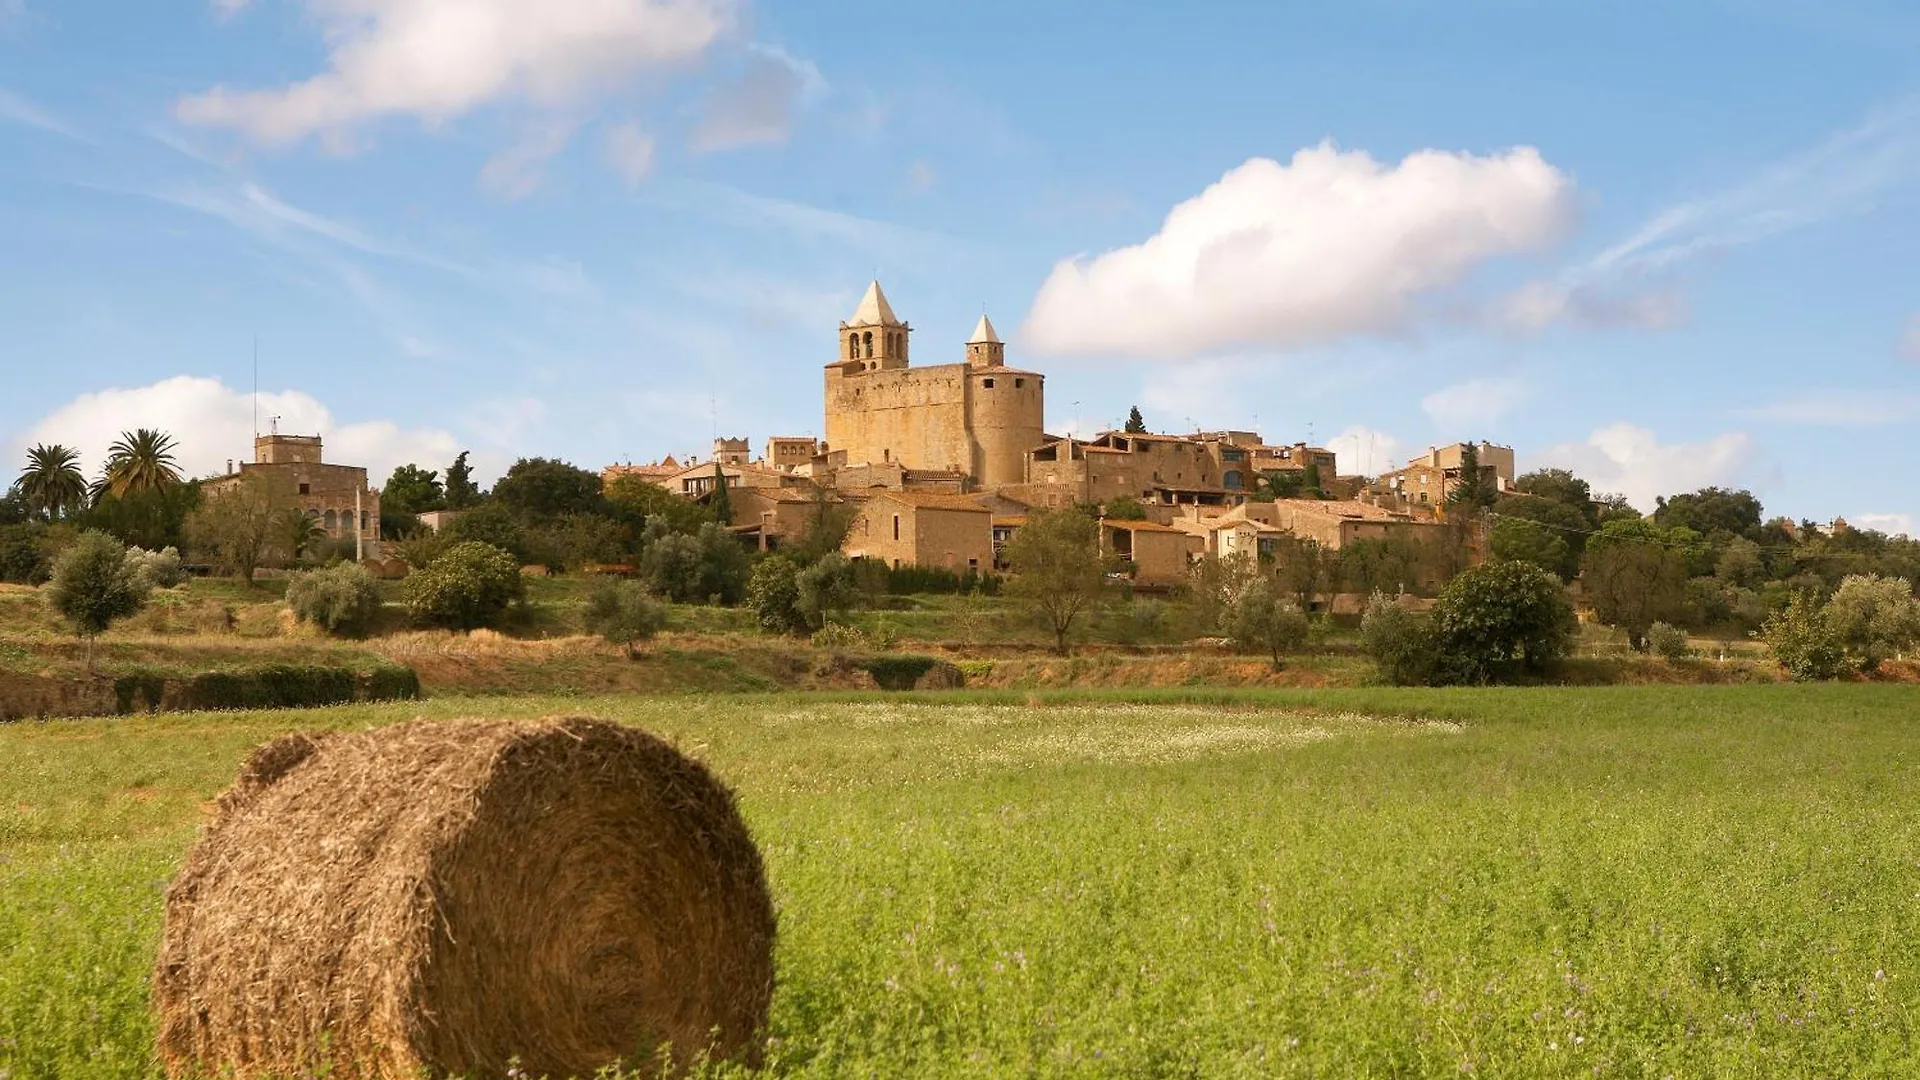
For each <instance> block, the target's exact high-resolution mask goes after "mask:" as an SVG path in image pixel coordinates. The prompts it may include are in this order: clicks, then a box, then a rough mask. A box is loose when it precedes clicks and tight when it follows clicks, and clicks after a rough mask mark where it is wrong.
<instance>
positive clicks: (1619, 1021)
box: [0, 686, 1920, 1080]
mask: <svg viewBox="0 0 1920 1080" xmlns="http://www.w3.org/2000/svg"><path fill="white" fill-rule="evenodd" d="M1141 699H1142V697H1141V695H1140V694H1139V693H1137V692H1136V693H1133V694H1130V695H1126V696H1124V697H1123V696H1118V695H1099V694H1084V693H1082V694H1074V695H1070V696H1058V697H1046V698H1041V699H1035V698H1031V697H1029V696H1028V695H1025V694H1018V693H1016V694H1003V695H994V694H963V695H959V696H957V697H953V698H947V699H931V698H924V697H923V698H914V699H901V698H890V699H883V698H877V697H869V698H830V697H824V696H809V697H804V698H803V697H794V696H787V697H774V698H707V699H680V700H665V699H632V698H627V699H604V700H598V701H591V702H586V703H579V702H567V703H560V702H554V701H542V700H537V699H536V700H525V701H511V700H501V701H488V702H485V703H474V702H459V701H436V702H431V703H428V704H427V705H425V706H424V708H425V709H426V711H428V712H429V713H430V714H434V715H452V714H458V713H462V712H467V711H471V710H473V709H479V708H484V709H485V710H486V711H487V712H488V713H489V714H496V715H497V714H537V713H541V712H545V711H550V710H553V709H557V708H566V709H569V710H570V711H572V710H584V711H592V712H595V713H598V714H602V715H611V716H616V717H619V718H622V719H625V720H629V721H633V722H638V723H641V724H644V725H646V726H648V727H650V728H653V729H655V730H658V731H663V732H666V733H669V734H671V735H672V736H674V737H675V738H677V739H678V740H679V741H680V742H681V744H682V745H684V746H686V747H688V748H690V749H691V750H692V751H693V752H695V753H697V754H699V755H700V756H702V757H703V758H705V759H707V760H708V761H710V762H712V763H713V764H714V765H715V766H716V767H717V768H718V769H719V770H720V771H721V773H722V774H723V775H724V776H725V777H727V778H728V779H729V781H730V782H731V783H733V784H735V785H736V786H737V787H738V789H739V790H740V792H741V797H742V802H743V806H744V808H745V810H746V813H747V814H748V816H749V818H750V820H751V822H752V824H753V826H754V828H755V830H756V833H757V835H758V836H759V838H760V840H761V842H762V844H763V847H764V850H765V852H766V857H767V860H768V865H769V870H770V873H771V877H772V881H773V885H774V888H775V891H776V896H777V900H778V903H779V906H780V910H781V920H782V939H781V944H780V955H779V971H780V988H779V992H778V994H777V997H776V1005H775V1015H774V1031H773V1035H774V1039H775V1042H774V1050H773V1054H772V1064H773V1071H774V1072H776V1073H780V1074H811V1075H822V1076H825V1075H847V1074H859V1075H877V1076H903V1075H940V1074H946V1075H1008V1074H1028V1075H1056V1074H1079V1075H1093V1074H1109V1075H1166V1074H1169V1073H1186V1072H1189V1071H1191V1072H1193V1073H1197V1074H1204V1075H1248V1076H1252V1075H1296V1076H1389V1075H1410V1074H1417V1075H1439V1074H1443V1073H1444V1074H1448V1075H1460V1074H1462V1073H1466V1072H1471V1073H1473V1074H1475V1075H1527V1076H1534V1075H1547V1076H1551V1075H1566V1076H1573V1075H1582V1076H1591V1075H1595V1074H1596V1073H1597V1074H1600V1075H1608V1076H1665V1075H1670V1074H1671V1075H1680V1076H1783V1075H1825V1076H1837V1075H1849V1076H1870V1075H1902V1074H1905V1073H1906V1072H1907V1070H1908V1069H1909V1067H1910V1059H1911V1055H1912V1053H1913V1047H1912V1039H1913V1034H1914V1009H1915V1006H1916V1005H1917V1004H1920V908H1916V905H1915V904H1914V903H1913V897H1914V895H1915V892H1916V882H1917V880H1920V870H1916V864H1915V862H1914V852H1915V851H1916V850H1920V809H1916V807H1915V804H1914V803H1913V801H1912V799H1911V798H1910V796H1909V793H1910V792H1911V791H1912V789H1913V785H1914V781H1915V780H1916V775H1915V774H1916V767H1917V766H1920V733H1916V732H1915V731H1914V730H1913V728H1912V726H1911V723H1912V719H1913V703H1914V697H1913V692H1912V690H1911V689H1909V688H1903V687H1898V686H1838V687H1835V686H1828V687H1812V688H1808V687H1794V686H1757V687H1712V688H1679V687H1632V688H1625V687H1623V688H1605V689H1585V690H1568V689H1540V690H1508V691H1457V692H1430V691H1429V692H1410V691H1394V690H1369V691H1326V692H1317V693H1312V692H1293V693H1267V694H1262V695H1257V696H1248V695H1244V694H1232V693H1226V692H1203V693H1198V694H1195V693H1168V694H1162V695H1156V696H1152V700H1153V701H1155V702H1156V704H1153V705H1146V706H1142V705H1129V704H1126V702H1128V701H1138V700H1141ZM934 701H940V702H942V703H941V704H933V703H932V702H934ZM1182 702H1187V703H1188V704H1182ZM1036 704H1039V705H1044V706H1045V707H1041V708H1035V707H1033V706H1034V705H1036ZM412 711H414V710H411V709H408V708H405V707H357V708H351V709H341V710H329V711H326V712H321V713H308V714H277V715H276V714H253V715H248V714H235V715H221V716H196V717H185V718H158V719H141V720H131V721H114V722H103V721H94V722H77V723H56V724H45V725H17V726H14V727H11V728H4V729H0V792H4V793H5V795H4V797H0V897H3V898H4V899H3V900H0V1071H5V1072H6V1073H7V1074H8V1075H9V1076H10V1078H11V1080H27V1078H29V1077H31V1078H40V1077H55V1076H58V1077H64V1078H80V1077H130V1076H152V1075H155V1073H154V1071H153V1070H152V1069H151V1067H150V1066H149V1065H148V1064H147V1060H146V1055H147V1040H148V1039H149V1037H150V1034H149V1032H150V1028H149V1024H148V1021H147V1019H146V1014H145V1011H144V992H145V990H144V979H145V976H146V972H147V965H148V964H149V962H150V958H151V955H152V949H153V947H154V943H155V940H156V937H157V928H158V922H159V914H160V905H159V900H160V893H161V890H162V888H163V887H164V882H165V880H166V879H167V877H168V876H169V875H170V873H171V871H172V867H173V866H174V865H175V863H176V861H177V860H178V858H179V857H180V855H181V853H182V852H183V851H184V849H185V847H186V845H187V844H188V843H190V842H191V838H192V834H193V827H194V822H195V821H196V818H197V813H198V806H199V804H200V802H201V801H202V800H204V799H206V798H208V797H210V796H211V795H213V794H214V793H216V792H217V791H218V790H219V789H220V788H221V787H222V786H223V785H224V784H225V783H226V782H227V781H228V780H229V779H230V777H231V775H232V773H233V770H234V767H235V765H236V763H237V762H238V761H239V759H240V758H241V757H242V756H243V755H244V753H245V751H246V750H247V748H248V747H249V746H251V745H253V744H254V743H256V742H257V741H259V740H261V739H264V738H265V737H267V736H269V735H271V734H274V733H277V732H279V731H283V730H286V729H289V728H294V727H300V728H309V729H310V728H315V727H325V726H358V725H364V724H369V723H381V722H387V721H391V720H394V719H398V718H402V717H404V716H407V715H411V713H412ZM1366 715H1371V716H1390V715H1403V716H1405V715H1420V716H1425V717H1428V718H1431V719H1433V720H1437V721H1449V722H1450V723H1427V724H1409V723H1404V722H1400V723H1379V722H1374V721H1370V720H1367V719H1365V718H1364V716H1366Z"/></svg>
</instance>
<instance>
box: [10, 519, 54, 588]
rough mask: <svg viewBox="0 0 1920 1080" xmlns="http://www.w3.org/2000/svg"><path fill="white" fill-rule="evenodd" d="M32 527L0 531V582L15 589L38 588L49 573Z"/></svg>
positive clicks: (36, 530) (35, 528) (37, 530)
mask: <svg viewBox="0 0 1920 1080" xmlns="http://www.w3.org/2000/svg"><path fill="white" fill-rule="evenodd" d="M43 531H44V530H43V529H42V528H41V527H40V526H39V525H36V524H31V523H29V524H26V525H7V526H4V527H0V581H8V582H13V583H14V584H18V585H39V584H41V583H42V582H44V581H46V580H47V577H48V575H49V574H51V573H52V570H53V566H52V563H51V562H50V561H49V560H48V559H47V555H46V552H45V551H44V550H42V547H41V535H40V534H41V533H42V532H43Z"/></svg>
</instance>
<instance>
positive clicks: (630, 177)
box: [603, 123, 653, 184]
mask: <svg viewBox="0 0 1920 1080" xmlns="http://www.w3.org/2000/svg"><path fill="white" fill-rule="evenodd" d="M603 149H604V152H605V154H606V158H607V164H608V165H609V166H611V167H612V168H613V171H614V172H615V173H617V174H619V176H620V179H622V180H625V181H626V182H627V183H628V184H637V183H639V182H640V181H642V180H644V179H646V177H647V174H648V173H650V172H652V171H653V136H651V135H649V134H647V133H646V132H644V131H641V130H640V125H638V124H633V123H627V124H620V125H617V126H615V127H613V128H611V129H609V130H608V131H607V139H606V144H605V146H604V148H603Z"/></svg>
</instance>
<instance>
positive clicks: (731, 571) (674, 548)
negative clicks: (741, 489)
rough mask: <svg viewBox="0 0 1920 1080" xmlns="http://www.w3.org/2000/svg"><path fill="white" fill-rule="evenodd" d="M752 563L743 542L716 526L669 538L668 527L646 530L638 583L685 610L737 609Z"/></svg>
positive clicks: (662, 526) (710, 525)
mask: <svg viewBox="0 0 1920 1080" xmlns="http://www.w3.org/2000/svg"><path fill="white" fill-rule="evenodd" d="M751 572H752V559H751V558H750V557H749V556H748V555H747V551H746V549H745V548H743V547H741V546H740V541H739V540H738V539H736V538H735V537H734V535H733V534H732V533H730V532H728V531H727V530H726V528H725V527H724V526H722V525H719V524H717V523H715V522H711V521H709V522H707V523H706V524H705V525H702V526H700V529H699V531H697V532H694V533H671V532H667V531H666V526H665V523H660V524H659V525H658V526H655V525H649V526H648V527H647V535H646V544H645V547H644V549H643V550H642V552H641V554H640V580H642V581H644V582H646V584H647V587H648V588H649V589H652V590H653V591H654V592H655V593H658V594H659V595H661V596H666V597H669V598H671V599H673V600H675V601H677V602H679V603H683V604H705V603H718V604H734V603H738V602H739V601H740V598H741V596H742V595H743V594H745V592H746V587H747V578H748V577H749V576H750V574H751Z"/></svg>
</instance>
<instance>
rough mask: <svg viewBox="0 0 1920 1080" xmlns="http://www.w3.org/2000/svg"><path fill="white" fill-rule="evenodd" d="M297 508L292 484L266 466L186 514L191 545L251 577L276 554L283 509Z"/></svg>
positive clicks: (217, 563) (229, 569)
mask: <svg viewBox="0 0 1920 1080" xmlns="http://www.w3.org/2000/svg"><path fill="white" fill-rule="evenodd" d="M292 509H295V507H294V502H293V493H292V488H291V487H290V486H289V485H288V484H287V483H286V482H285V481H284V480H282V479H280V478H279V477H277V476H274V475H272V474H269V473H265V472H251V473H247V474H245V475H243V476H242V477H241V478H240V479H239V480H238V481H237V482H235V483H233V484H230V485H228V486H226V487H224V488H221V489H220V490H218V491H215V492H213V493H211V494H209V495H207V496H206V497H205V498H203V499H202V500H201V502H200V506H199V508H198V509H196V510H195V511H194V512H193V513H192V514H191V515H190V516H189V517H188V518H187V524H186V532H187V537H188V539H189V541H191V543H192V545H193V547H194V548H195V549H196V550H198V551H199V552H201V553H202V554H203V555H205V556H207V557H208V558H209V559H211V561H212V562H213V563H214V565H215V566H216V567H218V568H219V569H220V570H222V571H224V572H226V573H229V574H232V575H234V576H236V577H239V578H243V579H245V580H246V582H247V583H248V584H252V583H253V574H254V571H256V570H258V569H259V568H260V567H262V566H265V565H267V564H269V563H271V562H274V561H276V560H277V558H278V556H279V554H280V545H279V544H278V543H277V540H278V539H279V538H280V537H281V536H282V535H283V534H282V533H276V531H275V529H276V527H278V528H280V529H282V530H285V529H286V525H285V521H286V519H285V517H284V514H285V513H286V512H287V511H288V510H292Z"/></svg>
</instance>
